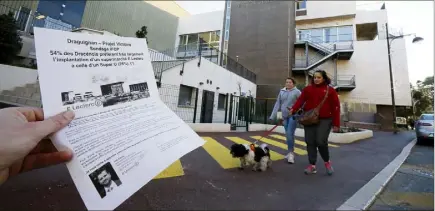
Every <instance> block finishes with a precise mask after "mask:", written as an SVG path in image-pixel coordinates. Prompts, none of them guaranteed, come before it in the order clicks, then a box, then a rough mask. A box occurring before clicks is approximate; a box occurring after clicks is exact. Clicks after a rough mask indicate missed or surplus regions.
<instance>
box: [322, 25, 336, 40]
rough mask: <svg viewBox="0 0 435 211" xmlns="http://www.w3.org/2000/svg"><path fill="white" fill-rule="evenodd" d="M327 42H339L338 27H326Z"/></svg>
mask: <svg viewBox="0 0 435 211" xmlns="http://www.w3.org/2000/svg"><path fill="white" fill-rule="evenodd" d="M324 30H325V42H326V43H330V42H337V27H330V28H325V29H324Z"/></svg>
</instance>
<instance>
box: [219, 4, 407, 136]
mask: <svg viewBox="0 0 435 211" xmlns="http://www.w3.org/2000/svg"><path fill="white" fill-rule="evenodd" d="M229 4H231V5H232V6H228V5H229ZM229 8H231V9H230V11H231V15H230V17H231V18H228V19H227V20H228V21H229V19H231V23H230V24H229V30H227V31H225V33H226V34H227V33H228V34H229V40H228V41H227V40H225V42H228V52H229V55H230V56H233V57H234V56H237V57H238V58H240V62H241V63H242V64H243V65H246V66H248V67H249V68H250V69H252V70H254V72H255V73H256V74H257V75H258V76H257V81H258V89H259V90H258V93H257V96H259V97H274V96H273V95H276V91H274V90H273V89H274V88H269V89H265V90H267V91H260V89H262V88H261V87H262V86H263V85H267V84H268V85H269V87H273V83H275V84H282V83H283V81H284V80H283V79H284V78H285V77H286V76H293V77H295V78H296V80H297V82H298V83H299V84H306V83H307V82H308V81H309V80H310V78H311V76H312V73H313V72H314V71H315V70H317V69H322V70H326V71H327V72H328V74H329V76H330V77H331V78H332V86H334V88H335V89H336V90H337V91H338V93H339V96H340V101H341V102H342V112H343V118H342V119H343V120H344V121H349V122H351V123H354V125H358V126H360V124H359V123H360V122H364V123H365V124H369V125H370V124H373V125H377V126H379V124H380V125H382V126H383V127H384V128H385V127H387V128H388V127H391V126H392V124H391V123H392V122H393V117H392V114H393V111H392V100H391V88H390V76H389V66H388V53H387V51H388V49H387V40H386V28H385V27H386V23H387V21H388V16H387V10H385V9H384V8H381V5H379V8H378V9H376V10H370V11H367V10H359V9H358V8H357V4H356V2H355V1H306V0H301V1H297V2H295V5H294V8H291V6H290V5H286V2H273V1H272V2H261V1H259V2H227V10H229ZM289 8H291V9H289ZM292 9H293V10H292ZM293 11H294V14H293ZM279 17H280V18H279ZM293 19H294V20H293ZM293 21H294V22H293ZM225 27H228V26H227V25H226V26H225ZM287 29H289V34H288V33H287ZM391 31H392V30H390V34H391ZM293 32H294V33H293ZM293 35H294V36H293ZM396 35H397V34H396ZM287 40H288V43H290V44H291V46H290V47H288V48H287V46H286V44H287V42H286V41H287ZM287 50H289V51H293V52H294V58H292V56H293V55H292V53H287V52H286V51H287ZM391 52H393V53H392V56H391V58H392V69H393V75H394V77H393V82H394V90H395V104H396V107H397V109H398V116H400V111H403V110H404V109H405V108H406V107H408V106H411V93H410V87H409V76H408V64H407V58H406V47H405V40H404V39H396V40H395V41H394V42H392V43H391ZM286 56H288V58H287V59H286V58H285V57H286ZM289 61H291V63H292V65H291V71H290V72H288V70H287V68H288V67H289V66H288V65H287V64H286V63H287V62H289ZM280 86H282V85H280ZM280 86H278V87H276V88H275V89H278V88H279V87H280Z"/></svg>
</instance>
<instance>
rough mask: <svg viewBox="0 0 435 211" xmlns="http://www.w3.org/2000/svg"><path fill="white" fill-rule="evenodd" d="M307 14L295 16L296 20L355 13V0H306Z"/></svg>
mask: <svg viewBox="0 0 435 211" xmlns="http://www.w3.org/2000/svg"><path fill="white" fill-rule="evenodd" d="M306 5H307V6H306V10H307V14H306V15H302V16H297V17H296V21H301V20H309V19H322V18H329V17H335V16H347V15H355V12H356V2H355V1H306Z"/></svg>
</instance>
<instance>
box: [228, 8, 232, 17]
mask: <svg viewBox="0 0 435 211" xmlns="http://www.w3.org/2000/svg"><path fill="white" fill-rule="evenodd" d="M230 16H231V9H227V18H229V17H230Z"/></svg>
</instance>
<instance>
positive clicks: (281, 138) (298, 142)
mask: <svg viewBox="0 0 435 211" xmlns="http://www.w3.org/2000/svg"><path fill="white" fill-rule="evenodd" d="M270 136H271V137H273V138H276V139H279V140H283V141H286V140H287V139H286V138H285V137H284V136H280V135H270ZM295 144H299V145H302V146H305V147H306V146H307V143H305V142H304V141H299V140H295ZM328 146H330V147H335V148H337V147H340V146H338V145H335V144H328Z"/></svg>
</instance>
